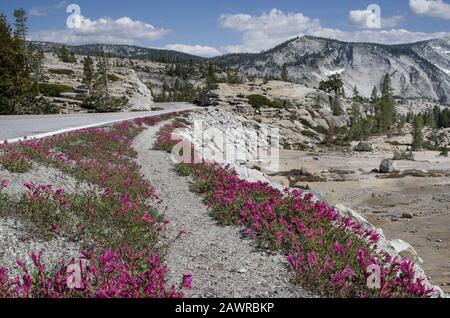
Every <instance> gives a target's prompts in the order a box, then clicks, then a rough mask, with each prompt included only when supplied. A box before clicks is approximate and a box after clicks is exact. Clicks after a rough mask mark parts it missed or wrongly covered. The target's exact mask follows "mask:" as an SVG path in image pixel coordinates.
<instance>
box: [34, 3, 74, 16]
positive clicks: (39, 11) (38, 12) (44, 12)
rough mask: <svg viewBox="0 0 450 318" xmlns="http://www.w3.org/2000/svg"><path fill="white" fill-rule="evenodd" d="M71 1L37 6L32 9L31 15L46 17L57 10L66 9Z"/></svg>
mask: <svg viewBox="0 0 450 318" xmlns="http://www.w3.org/2000/svg"><path fill="white" fill-rule="evenodd" d="M68 4H69V1H67V0H64V1H60V2H58V3H55V4H53V5H50V6H36V7H32V8H31V9H30V12H29V15H30V16H33V17H46V16H48V15H50V14H53V13H55V12H56V11H59V10H62V9H65V8H66V7H67V5H68Z"/></svg>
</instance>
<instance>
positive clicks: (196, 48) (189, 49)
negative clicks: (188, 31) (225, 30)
mask: <svg viewBox="0 0 450 318" xmlns="http://www.w3.org/2000/svg"><path fill="white" fill-rule="evenodd" d="M165 48H166V49H168V50H173V51H179V52H184V53H188V54H192V55H198V56H203V57H213V56H217V55H220V54H221V52H220V51H219V50H218V49H216V48H214V47H211V46H203V45H186V44H168V45H166V46H165Z"/></svg>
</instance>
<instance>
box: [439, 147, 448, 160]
mask: <svg viewBox="0 0 450 318" xmlns="http://www.w3.org/2000/svg"><path fill="white" fill-rule="evenodd" d="M439 156H441V157H446V158H447V157H448V148H447V147H443V148H442V151H441V153H440V155H439Z"/></svg>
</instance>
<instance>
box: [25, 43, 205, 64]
mask: <svg viewBox="0 0 450 318" xmlns="http://www.w3.org/2000/svg"><path fill="white" fill-rule="evenodd" d="M32 44H33V45H34V46H36V47H40V48H42V49H43V50H44V52H55V51H56V50H58V49H60V48H61V47H62V46H63V44H60V43H52V42H39V41H33V42H32ZM66 47H67V48H68V49H70V50H71V51H73V52H74V53H75V54H78V55H93V56H95V55H96V54H97V53H98V52H99V51H101V50H107V51H109V52H110V53H111V55H112V56H113V57H119V58H131V59H146V60H151V61H156V62H163V63H173V62H184V63H189V62H191V61H192V62H194V63H201V62H205V61H206V59H205V58H203V57H200V56H195V55H191V54H186V53H182V52H177V51H171V50H163V49H152V48H144V47H139V46H132V45H103V44H85V45H78V46H70V45H66Z"/></svg>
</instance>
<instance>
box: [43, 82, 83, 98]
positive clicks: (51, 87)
mask: <svg viewBox="0 0 450 318" xmlns="http://www.w3.org/2000/svg"><path fill="white" fill-rule="evenodd" d="M73 91H74V90H73V87H70V86H68V85H62V84H48V83H40V84H39V92H40V93H41V94H42V95H44V96H49V97H56V96H58V95H59V94H61V93H68V92H73Z"/></svg>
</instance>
